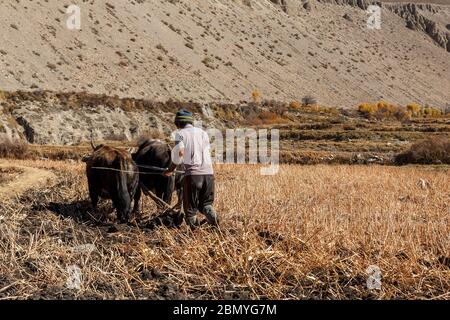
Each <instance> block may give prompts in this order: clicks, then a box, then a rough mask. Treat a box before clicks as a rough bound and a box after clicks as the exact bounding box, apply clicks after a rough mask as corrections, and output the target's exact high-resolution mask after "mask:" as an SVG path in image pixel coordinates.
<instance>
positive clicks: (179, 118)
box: [175, 109, 194, 128]
mask: <svg viewBox="0 0 450 320" xmlns="http://www.w3.org/2000/svg"><path fill="white" fill-rule="evenodd" d="M193 123H194V116H193V115H192V112H189V111H186V110H184V109H183V110H180V111H178V112H177V114H176V116H175V125H176V126H177V128H184V127H185V126H186V125H188V124H193Z"/></svg>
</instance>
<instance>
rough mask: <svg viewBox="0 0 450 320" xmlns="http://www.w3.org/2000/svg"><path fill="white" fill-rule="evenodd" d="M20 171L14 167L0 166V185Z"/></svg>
mask: <svg viewBox="0 0 450 320" xmlns="http://www.w3.org/2000/svg"><path fill="white" fill-rule="evenodd" d="M20 173H21V170H18V169H15V168H0V185H2V184H7V183H8V182H10V181H12V180H14V179H15V178H16V177H17V175H19V174H20Z"/></svg>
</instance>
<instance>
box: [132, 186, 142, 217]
mask: <svg viewBox="0 0 450 320" xmlns="http://www.w3.org/2000/svg"><path fill="white" fill-rule="evenodd" d="M141 196H142V191H141V188H140V187H138V188H137V190H136V193H135V194H134V207H133V214H134V215H135V216H140V215H141V210H140V208H139V205H140V201H141Z"/></svg>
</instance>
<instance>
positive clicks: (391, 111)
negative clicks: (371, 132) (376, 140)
mask: <svg viewBox="0 0 450 320" xmlns="http://www.w3.org/2000/svg"><path fill="white" fill-rule="evenodd" d="M358 111H359V113H361V114H362V115H363V116H364V117H366V118H369V119H370V118H376V119H378V120H383V119H397V120H400V121H405V120H410V119H411V118H412V117H426V118H439V117H441V116H442V115H443V112H442V110H440V109H437V108H431V107H425V108H422V107H421V106H420V105H418V104H415V103H412V104H408V105H407V106H406V108H405V107H403V106H397V105H393V104H389V103H387V102H384V101H379V102H376V103H373V104H369V103H363V104H360V105H359V106H358Z"/></svg>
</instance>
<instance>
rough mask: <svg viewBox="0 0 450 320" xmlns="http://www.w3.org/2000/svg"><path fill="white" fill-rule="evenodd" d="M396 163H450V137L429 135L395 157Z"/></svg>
mask: <svg viewBox="0 0 450 320" xmlns="http://www.w3.org/2000/svg"><path fill="white" fill-rule="evenodd" d="M395 163H396V164H398V165H404V164H408V163H412V164H442V163H445V164H450V139H449V138H448V137H429V138H427V139H425V140H421V141H418V142H416V143H414V144H412V145H411V147H410V148H409V149H408V150H406V151H404V152H402V153H400V154H398V155H397V156H396V157H395Z"/></svg>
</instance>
